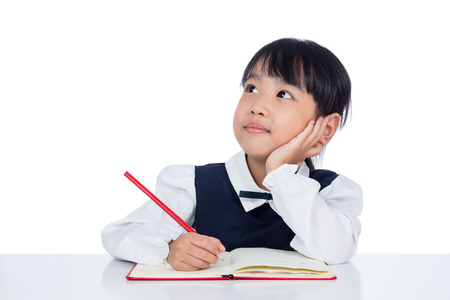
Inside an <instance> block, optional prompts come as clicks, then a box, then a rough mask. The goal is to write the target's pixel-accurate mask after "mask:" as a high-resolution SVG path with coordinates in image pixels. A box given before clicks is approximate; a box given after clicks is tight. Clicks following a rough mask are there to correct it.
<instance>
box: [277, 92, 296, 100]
mask: <svg viewBox="0 0 450 300" xmlns="http://www.w3.org/2000/svg"><path fill="white" fill-rule="evenodd" d="M277 97H278V98H284V99H293V97H292V96H291V94H289V93H288V92H286V91H281V92H279V93H278V94H277Z"/></svg>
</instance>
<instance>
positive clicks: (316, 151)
mask: <svg viewBox="0 0 450 300" xmlns="http://www.w3.org/2000/svg"><path fill="white" fill-rule="evenodd" d="M322 147H323V146H322V144H321V143H317V144H316V145H314V146H312V147H311V148H309V149H308V151H306V157H313V156H316V155H319V154H320V152H321V151H322Z"/></svg>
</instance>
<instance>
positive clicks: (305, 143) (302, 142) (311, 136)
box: [266, 117, 328, 174]
mask: <svg viewBox="0 0 450 300" xmlns="http://www.w3.org/2000/svg"><path fill="white" fill-rule="evenodd" d="M327 123H328V119H326V118H325V119H324V118H323V117H319V118H318V119H317V121H309V123H308V125H307V126H306V128H305V129H304V130H303V131H302V132H300V133H299V134H298V135H297V136H296V137H294V138H293V139H292V140H290V141H289V142H288V143H287V144H284V145H282V146H281V147H279V148H277V149H275V150H274V151H273V152H272V153H271V154H270V155H269V157H268V158H267V160H266V172H267V174H269V173H270V172H271V171H273V170H275V169H276V168H278V167H279V166H281V165H283V164H286V163H287V164H297V165H298V166H300V165H301V164H302V163H303V161H304V160H305V159H306V158H309V157H313V156H316V155H318V154H320V151H322V144H321V143H319V141H320V139H321V138H322V136H323V133H324V131H325V127H326V126H327Z"/></svg>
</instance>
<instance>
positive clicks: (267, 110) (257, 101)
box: [233, 66, 317, 161]
mask: <svg viewBox="0 0 450 300" xmlns="http://www.w3.org/2000/svg"><path fill="white" fill-rule="evenodd" d="M316 108H317V105H316V103H315V101H314V98H313V96H312V95H311V94H308V93H306V92H304V91H302V90H301V89H299V88H298V87H296V86H293V85H289V84H286V83H285V82H284V81H282V80H281V79H279V78H274V77H269V76H267V75H266V74H265V72H263V71H261V68H260V67H258V66H255V68H254V69H253V71H252V73H251V74H250V76H249V78H248V80H247V82H246V84H245V87H244V92H243V95H242V97H241V99H240V101H239V103H238V106H237V108H236V112H235V114H234V119H233V129H234V134H235V136H236V139H237V141H238V143H239V145H240V146H241V148H242V149H243V150H244V152H245V153H247V155H248V156H249V157H251V158H252V159H256V160H264V161H265V160H266V159H267V157H268V156H269V155H270V153H272V152H273V151H274V150H275V149H277V148H279V147H280V146H282V145H284V144H286V143H288V142H289V141H290V140H291V139H292V138H294V137H295V136H297V135H298V134H299V133H300V132H302V131H303V130H304V129H305V127H306V125H307V124H308V122H309V121H311V120H315V119H316V117H317V116H316Z"/></svg>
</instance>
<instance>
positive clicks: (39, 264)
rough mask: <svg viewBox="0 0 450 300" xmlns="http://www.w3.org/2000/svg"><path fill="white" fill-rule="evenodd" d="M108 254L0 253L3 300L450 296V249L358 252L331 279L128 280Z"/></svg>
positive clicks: (128, 265)
mask: <svg viewBox="0 0 450 300" xmlns="http://www.w3.org/2000/svg"><path fill="white" fill-rule="evenodd" d="M132 266H133V264H132V263H128V262H122V261H117V260H113V259H111V257H110V256H108V255H100V254H97V255H64V254H61V255H54V254H48V255H28V254H22V255H21V254H17V255H16V254H11V255H10V254H3V255H0V299H1V300H12V299H21V300H22V299H47V300H52V299H58V300H62V299H109V300H112V299H132V300H138V299H157V300H164V299H183V300H191V299H192V300H209V299H211V300H221V299H250V300H251V299H258V300H264V299H277V300H278V299H283V300H289V299H302V300H304V299H334V300H339V299H345V300H352V299H365V300H367V299H376V300H386V299H396V300H398V299H408V300H413V299H421V300H423V299H426V300H432V299H433V300H435V299H450V272H449V270H450V254H441V255H439V254H436V255H433V254H404V255H402V254H358V255H357V256H356V257H354V258H353V259H352V260H351V261H350V262H349V263H347V264H343V265H334V266H330V268H331V269H332V271H333V272H334V273H335V274H336V275H337V277H338V279H337V280H333V281H282V280H235V281H228V280H223V281H128V280H126V279H125V275H126V274H127V273H128V272H129V270H130V269H131V267H132Z"/></svg>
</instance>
